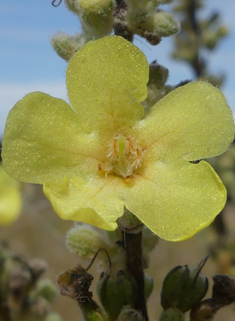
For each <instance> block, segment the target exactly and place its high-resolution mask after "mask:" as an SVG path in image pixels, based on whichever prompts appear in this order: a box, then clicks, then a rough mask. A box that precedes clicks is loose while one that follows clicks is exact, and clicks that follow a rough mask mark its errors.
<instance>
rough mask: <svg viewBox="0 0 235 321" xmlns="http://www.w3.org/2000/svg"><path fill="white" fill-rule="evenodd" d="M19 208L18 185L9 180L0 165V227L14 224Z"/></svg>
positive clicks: (20, 206) (20, 202)
mask: <svg viewBox="0 0 235 321" xmlns="http://www.w3.org/2000/svg"><path fill="white" fill-rule="evenodd" d="M21 208H22V200H21V195H20V184H19V182H17V181H15V180H14V179H13V178H11V177H10V176H9V175H8V174H7V173H6V171H5V170H4V168H3V167H2V166H1V165H0V225H9V224H11V223H13V222H15V221H16V220H17V218H18V217H19V214H20V212H21Z"/></svg>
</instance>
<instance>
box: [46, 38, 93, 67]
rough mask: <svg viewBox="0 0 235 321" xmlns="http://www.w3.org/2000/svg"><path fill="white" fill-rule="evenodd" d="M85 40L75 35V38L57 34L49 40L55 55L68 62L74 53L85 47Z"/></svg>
mask: <svg viewBox="0 0 235 321" xmlns="http://www.w3.org/2000/svg"><path fill="white" fill-rule="evenodd" d="M86 42H87V39H86V38H85V37H84V36H82V35H79V34H77V35H76V36H75V37H72V36H69V35H67V34H66V33H63V32H58V33H56V34H55V35H54V36H53V37H52V39H51V45H52V47H53V48H54V50H55V51H56V53H57V54H58V55H59V56H60V57H61V58H63V59H64V60H66V61H69V60H70V59H71V58H72V56H73V55H74V53H75V52H76V51H77V50H79V49H80V48H81V47H83V46H84V45H85V43H86Z"/></svg>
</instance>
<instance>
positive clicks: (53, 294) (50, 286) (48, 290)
mask: <svg viewBox="0 0 235 321" xmlns="http://www.w3.org/2000/svg"><path fill="white" fill-rule="evenodd" d="M58 295H59V290H58V288H57V286H56V285H55V284H54V283H53V282H52V281H51V280H49V279H42V280H39V281H38V282H37V285H36V288H35V290H34V296H35V297H38V296H40V297H43V298H44V299H46V300H47V301H48V302H50V303H53V302H54V301H55V299H56V298H57V296H58Z"/></svg>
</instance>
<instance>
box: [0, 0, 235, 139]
mask: <svg viewBox="0 0 235 321" xmlns="http://www.w3.org/2000/svg"><path fill="white" fill-rule="evenodd" d="M225 3H226V5H225ZM206 4H207V12H211V11H214V10H219V11H220V12H221V15H222V16H221V20H222V21H223V22H224V23H225V24H226V25H227V26H228V27H229V28H230V35H229V36H228V37H227V38H226V39H225V40H224V41H223V42H221V44H220V46H218V48H217V50H216V52H215V53H213V54H212V55H211V56H209V57H208V58H209V61H210V65H209V66H210V69H211V70H213V72H218V73H219V72H224V73H225V74H226V77H227V78H226V82H225V84H224V87H223V88H222V89H223V92H224V94H225V96H226V98H227V100H228V103H229V104H230V106H231V107H232V109H233V111H234V112H235V63H234V61H235V19H234V12H235V2H234V0H226V1H221V0H207V1H206ZM79 30H80V25H79V21H78V19H77V17H76V16H75V15H73V14H72V13H71V12H69V11H68V10H67V9H66V7H65V5H64V4H63V3H62V4H61V5H60V6H59V7H57V8H55V7H53V6H52V5H51V0H33V1H29V0H20V1H19V0H1V2H0V44H1V50H0V99H1V105H0V115H1V117H0V136H1V135H2V133H3V130H4V124H5V120H6V117H7V114H8V112H9V110H10V109H11V108H12V107H13V106H14V104H15V103H16V102H17V101H18V100H19V99H21V98H22V97H23V96H24V95H25V94H27V93H29V92H31V91H43V92H46V93H48V94H51V95H52V96H55V97H60V98H63V99H67V98H66V87H65V70H66V66H67V63H66V62H65V61H64V60H62V59H61V58H60V57H58V56H57V55H56V53H55V52H54V51H53V49H52V47H51V45H50V37H51V36H52V35H53V34H55V33H56V32H57V31H63V32H66V33H68V34H71V35H73V34H74V33H75V32H79ZM134 43H135V45H137V46H138V47H139V48H140V49H141V50H143V51H144V52H145V54H146V56H147V58H148V61H149V62H151V61H153V60H155V59H157V61H158V62H159V63H160V64H162V65H164V66H165V67H167V68H168V69H169V70H170V77H169V80H168V83H169V84H177V83H179V82H180V81H181V80H184V79H187V78H191V77H192V74H191V70H190V69H189V68H188V67H187V66H185V65H184V64H183V63H179V62H176V61H173V60H171V58H170V51H171V46H172V39H171V38H168V39H166V38H165V39H163V41H162V42H161V44H160V45H158V46H156V47H152V46H150V45H149V44H146V43H145V42H144V41H143V39H142V38H138V37H136V40H135V42H134Z"/></svg>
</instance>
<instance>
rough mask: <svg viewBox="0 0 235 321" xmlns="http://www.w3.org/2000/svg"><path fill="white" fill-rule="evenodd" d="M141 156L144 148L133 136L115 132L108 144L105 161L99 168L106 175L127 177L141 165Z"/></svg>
mask: <svg viewBox="0 0 235 321" xmlns="http://www.w3.org/2000/svg"><path fill="white" fill-rule="evenodd" d="M143 156H144V150H143V149H142V147H141V146H140V145H138V144H137V142H136V141H135V140H134V139H133V138H131V137H129V136H128V137H125V136H123V135H122V134H116V135H115V136H114V137H113V138H112V140H111V141H110V143H109V145H108V152H107V156H106V161H105V163H104V165H103V166H102V167H101V165H99V169H100V170H101V171H102V170H103V171H104V172H105V174H106V175H107V174H109V173H111V174H116V175H117V176H121V177H124V178H128V177H131V176H132V175H133V174H134V172H135V171H136V170H137V168H139V167H140V166H141V165H142V161H143Z"/></svg>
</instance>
